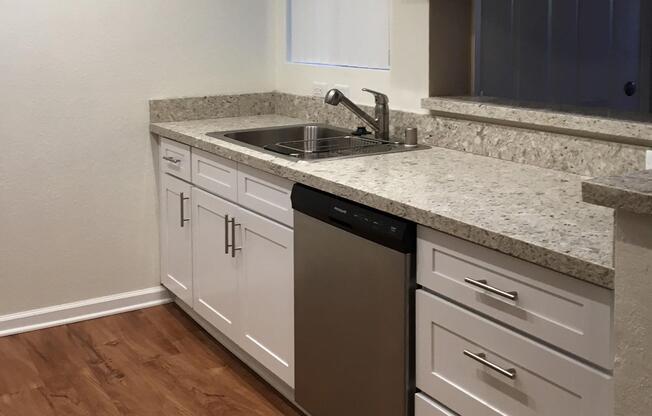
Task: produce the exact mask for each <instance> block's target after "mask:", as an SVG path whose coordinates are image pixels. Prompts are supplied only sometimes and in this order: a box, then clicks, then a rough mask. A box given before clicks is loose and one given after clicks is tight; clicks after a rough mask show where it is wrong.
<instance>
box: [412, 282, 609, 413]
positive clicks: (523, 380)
mask: <svg viewBox="0 0 652 416" xmlns="http://www.w3.org/2000/svg"><path fill="white" fill-rule="evenodd" d="M416 331H417V334H416V344H417V345H416V347H417V371H416V381H417V387H418V388H420V389H421V390H423V391H424V392H425V393H427V394H428V395H430V396H431V397H435V398H440V399H441V400H442V401H444V404H445V405H446V406H448V407H450V408H451V409H452V410H453V411H455V412H457V413H459V414H461V415H473V416H485V415H487V416H488V415H491V416H499V415H500V416H503V415H518V416H608V415H611V414H612V412H613V410H612V409H613V387H612V381H611V378H610V377H609V376H608V375H606V374H603V373H601V372H599V371H597V370H594V369H592V368H590V367H588V366H585V365H584V364H581V363H579V362H577V361H575V360H573V359H571V358H569V357H566V356H565V355H563V354H560V353H558V352H556V351H554V350H551V349H549V348H548V347H545V346H544V345H542V344H538V343H537V342H535V341H532V340H530V339H529V338H527V337H524V336H522V335H519V334H517V333H516V332H513V331H511V330H509V329H507V328H505V327H503V326H501V325H498V324H496V323H494V322H492V321H489V320H487V319H485V318H482V317H480V316H479V315H477V314H474V313H472V312H470V311H467V310H466V309H463V308H461V307H458V306H456V305H454V304H453V303H451V302H448V301H445V300H443V299H441V298H438V297H436V296H434V295H431V294H429V293H427V292H425V291H424V290H418V291H417V328H416ZM471 354H475V358H474V357H473V356H471ZM482 360H484V363H482V362H480V361H482ZM491 366H495V367H494V368H491Z"/></svg>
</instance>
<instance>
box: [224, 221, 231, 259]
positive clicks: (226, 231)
mask: <svg viewBox="0 0 652 416" xmlns="http://www.w3.org/2000/svg"><path fill="white" fill-rule="evenodd" d="M229 247H230V244H229V215H228V214H226V215H225V216H224V254H229Z"/></svg>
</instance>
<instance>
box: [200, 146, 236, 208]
mask: <svg viewBox="0 0 652 416" xmlns="http://www.w3.org/2000/svg"><path fill="white" fill-rule="evenodd" d="M191 159H192V183H193V184H194V185H195V186H198V187H200V188H203V189H205V190H207V191H208V192H210V193H212V194H214V195H217V196H221V197H223V198H225V199H228V200H229V201H237V200H238V177H237V175H238V164H237V163H236V162H234V161H232V160H228V159H224V158H223V157H219V156H217V155H213V154H211V153H208V152H204V151H202V150H199V149H192V156H191Z"/></svg>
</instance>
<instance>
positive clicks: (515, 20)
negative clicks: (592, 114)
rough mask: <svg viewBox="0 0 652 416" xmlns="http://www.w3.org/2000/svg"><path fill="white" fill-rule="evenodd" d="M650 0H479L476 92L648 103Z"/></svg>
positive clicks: (635, 105)
mask: <svg viewBox="0 0 652 416" xmlns="http://www.w3.org/2000/svg"><path fill="white" fill-rule="evenodd" d="M648 3H650V2H649V1H648V0H476V2H475V5H476V10H475V13H476V18H475V19H474V21H475V25H476V27H475V33H476V47H475V51H476V55H475V65H476V68H475V93H476V95H482V96H491V97H500V98H507V99H515V100H519V101H525V102H527V101H530V102H539V103H547V104H552V105H568V106H573V107H600V108H608V109H613V110H618V111H641V112H648V111H649V109H650V80H651V77H650V57H651V56H652V54H651V51H652V48H651V46H650V40H649V39H650V33H649V31H650V22H651V20H652V19H650V5H649V4H648Z"/></svg>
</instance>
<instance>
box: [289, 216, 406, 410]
mask: <svg viewBox="0 0 652 416" xmlns="http://www.w3.org/2000/svg"><path fill="white" fill-rule="evenodd" d="M340 226H341V228H340ZM294 227H295V228H294V236H295V243H294V247H295V271H294V274H295V364H296V367H295V368H296V374H295V377H296V378H295V380H296V383H295V389H296V390H295V400H296V402H297V403H298V404H299V405H300V406H301V407H303V408H304V409H305V410H306V411H308V413H309V414H310V415H311V416H349V415H350V416H407V415H411V414H413V413H412V412H413V394H414V386H413V383H414V381H413V380H414V378H413V373H414V369H413V367H414V364H413V359H412V356H411V355H412V351H413V344H414V342H413V338H414V337H413V333H414V330H413V325H414V324H413V322H414V319H413V314H414V312H413V311H414V308H413V303H414V302H413V300H414V285H415V283H414V256H413V254H412V253H403V252H400V251H397V250H395V249H392V248H388V247H386V246H384V245H382V244H379V243H377V242H374V241H371V240H369V239H366V238H363V237H361V236H359V235H356V234H353V233H351V232H349V231H348V230H346V228H347V227H346V226H345V225H344V224H341V223H339V226H334V225H331V224H329V223H327V222H324V221H322V220H319V219H316V218H313V217H311V216H308V215H305V214H303V213H301V212H299V211H295V214H294Z"/></svg>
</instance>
